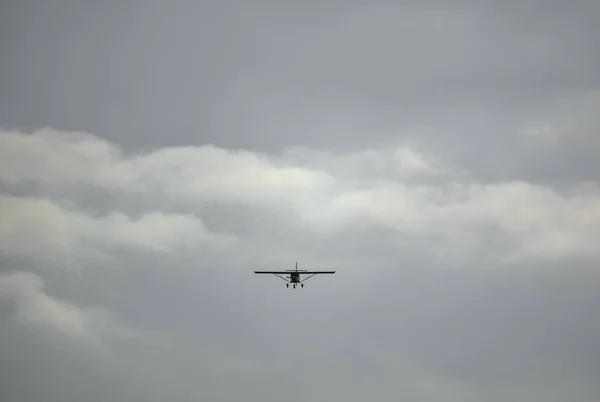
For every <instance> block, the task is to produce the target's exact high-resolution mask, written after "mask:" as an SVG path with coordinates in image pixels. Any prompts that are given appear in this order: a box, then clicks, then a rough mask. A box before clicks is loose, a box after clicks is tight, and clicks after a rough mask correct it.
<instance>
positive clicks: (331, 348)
mask: <svg viewBox="0 0 600 402" xmlns="http://www.w3.org/2000/svg"><path fill="white" fill-rule="evenodd" d="M0 144H1V145H2V146H1V147H0V149H1V150H2V151H0V152H1V155H0V156H1V157H0V161H2V162H1V163H2V166H1V169H0V171H1V173H0V180H1V183H2V186H3V188H4V195H3V196H2V197H1V198H0V215H1V216H2V219H1V220H0V222H1V224H0V239H1V240H2V246H1V247H0V250H1V254H2V256H3V258H4V259H5V260H6V261H10V258H12V259H13V260H12V261H21V262H20V263H18V265H17V266H23V267H27V268H25V271H19V270H17V271H14V270H13V271H7V272H5V273H3V274H2V277H1V278H0V296H2V297H3V298H4V300H9V301H12V302H14V303H15V304H14V306H15V307H14V310H13V313H11V314H9V316H8V317H12V318H11V320H12V324H10V325H13V326H14V325H22V324H28V327H30V328H36V331H40V332H38V334H44V333H54V334H63V335H64V336H68V337H71V338H73V339H79V340H83V341H85V342H87V344H89V346H90V347H91V348H96V350H104V352H103V354H104V355H105V356H116V355H115V354H114V353H116V351H120V350H123V351H124V352H123V353H124V355H123V356H121V357H120V358H118V359H117V360H116V361H115V360H114V357H112V358H110V359H109V360H107V361H106V362H105V363H103V364H105V365H106V367H109V366H110V365H114V364H118V365H119V366H120V367H121V369H120V370H125V371H123V373H126V372H127V370H129V369H127V365H128V364H129V363H128V361H129V360H128V359H129V358H134V356H137V357H135V358H136V359H138V358H140V357H141V356H140V355H138V353H150V352H149V351H146V352H143V351H144V350H147V349H145V348H148V347H150V346H138V347H141V348H142V349H139V350H138V351H136V350H135V349H131V348H126V349H122V348H123V347H124V346H123V345H125V344H123V343H115V341H117V340H119V339H120V340H121V341H123V340H126V341H127V342H129V343H130V342H134V344H135V343H137V344H138V345H159V346H155V349H154V352H151V353H150V355H148V356H146V359H150V361H152V359H158V360H156V361H155V363H158V361H161V362H162V363H161V364H163V369H162V370H166V371H165V372H163V374H160V375H161V376H163V375H164V376H166V378H171V379H174V378H175V376H176V374H175V372H176V371H177V370H179V369H178V368H177V367H180V368H182V367H183V366H181V365H184V366H186V365H189V367H188V369H189V370H192V371H191V372H188V373H187V374H186V376H188V375H192V372H195V373H197V375H200V374H198V372H197V371H196V370H201V372H206V374H202V376H204V375H207V376H208V377H209V378H213V377H211V376H214V378H215V379H216V378H218V376H219V375H226V376H230V375H235V376H241V377H236V378H238V380H236V381H242V382H245V381H249V382H251V381H259V383H260V381H263V380H261V378H264V379H265V380H264V381H267V382H268V380H266V378H268V377H270V375H272V374H268V373H274V371H271V370H275V371H279V370H280V369H276V367H280V363H278V361H279V362H281V361H286V362H289V363H290V366H289V368H288V369H289V370H294V367H297V369H298V370H309V371H311V370H314V369H311V368H310V367H312V365H313V364H315V363H316V361H317V360H319V361H321V360H320V359H322V358H325V356H328V357H327V358H326V359H331V360H330V361H331V364H332V365H331V366H329V365H328V364H329V363H319V365H321V364H323V366H322V370H321V371H318V372H319V373H321V374H323V375H325V374H326V373H332V372H339V370H341V371H342V372H344V373H345V374H339V376H342V377H344V378H346V380H342V379H341V378H342V377H336V378H338V380H337V381H344V382H343V383H339V384H338V385H339V386H342V384H346V382H345V381H348V380H347V379H348V378H355V377H354V376H358V377H356V378H363V377H364V376H367V377H366V378H379V380H377V381H375V382H373V383H372V382H370V380H367V379H366V378H365V379H364V380H359V381H360V383H361V384H363V387H365V388H364V390H365V391H363V392H364V393H366V392H369V391H367V390H373V389H375V388H373V387H379V386H383V384H384V383H387V381H392V379H391V377H390V378H389V379H388V380H386V378H388V377H387V376H389V375H390V374H389V373H398V375H400V376H402V377H404V378H405V379H406V381H407V383H406V385H405V391H403V394H404V395H406V396H411V395H412V396H413V397H414V398H417V399H419V398H426V397H428V396H427V395H433V396H432V397H433V398H434V399H435V398H437V400H454V399H452V398H453V397H451V396H448V397H442V395H460V396H461V397H462V398H474V399H477V398H481V397H482V395H485V394H487V393H489V392H493V393H495V395H498V398H499V399H502V398H509V399H510V398H513V397H517V396H523V395H528V393H530V392H538V394H536V395H542V394H539V392H542V391H539V390H538V391H533V390H530V389H529V387H533V388H535V387H536V386H534V385H533V384H537V382H539V381H545V380H544V379H549V378H553V380H552V381H553V382H555V384H558V385H557V386H558V387H559V388H557V389H559V390H560V392H559V393H558V394H556V395H560V394H561V393H566V392H567V391H565V390H571V391H572V392H575V393H577V392H583V393H584V394H585V392H596V391H594V390H595V388H593V386H592V385H591V384H592V383H591V382H586V381H587V380H585V377H582V375H587V374H583V373H586V370H592V371H587V373H588V374H589V375H591V373H592V372H597V371H596V370H597V369H598V366H597V364H596V363H597V362H595V360H594V359H593V358H590V356H589V355H588V354H587V353H589V350H591V349H588V348H592V347H594V345H595V341H593V339H592V337H591V336H592V334H598V333H600V332H599V331H600V328H597V326H592V327H590V326H589V324H584V322H585V321H587V319H586V318H584V317H585V316H584V314H587V312H590V311H589V309H590V308H591V306H592V305H595V304H596V302H598V301H599V300H598V299H597V296H595V294H596V292H595V291H596V289H597V288H596V286H597V284H598V280H599V278H600V275H598V272H597V270H596V269H595V268H594V269H592V267H593V266H594V265H595V263H596V262H597V261H598V260H599V258H600V256H599V255H598V251H597V248H596V247H595V241H594V239H595V238H597V236H598V234H600V193H599V192H598V189H597V187H595V186H590V185H589V183H588V184H587V185H585V186H577V185H575V186H573V188H572V189H571V191H570V192H568V193H566V192H559V191H558V190H555V189H553V188H551V187H546V186H543V185H539V184H531V183H527V182H524V181H518V182H506V183H491V184H483V183H478V182H476V181H473V180H468V176H465V175H464V174H463V173H462V172H461V170H460V169H455V168H454V167H453V166H452V165H451V164H450V163H448V162H447V161H444V160H442V159H440V158H438V157H436V156H434V155H432V154H431V153H428V152H427V151H426V150H417V149H415V148H414V147H412V146H409V145H399V146H398V147H397V148H387V149H386V148H381V149H371V150H368V151H364V152H358V153H347V154H340V153H330V152H323V151H316V150H311V149H306V148H304V149H290V150H286V151H285V152H282V153H281V154H279V155H270V154H266V153H256V152H251V151H245V150H227V149H222V148H218V147H215V146H198V147H195V146H188V147H168V148H161V149H156V150H153V151H148V152H145V153H128V152H125V151H124V150H123V149H121V148H120V147H119V146H118V145H117V144H114V143H110V142H108V141H106V140H103V139H101V138H98V137H96V136H93V135H90V134H86V133H63V132H59V131H55V130H52V129H44V130H40V131H36V132H33V133H30V134H27V133H21V132H15V131H3V132H2V133H1V134H0ZM17 155H18V158H17V157H16V156H17ZM350 172H360V174H352V173H350ZM429 179H431V180H432V181H428V180H429ZM90 194H94V195H95V196H94V197H93V198H88V199H87V200H85V202H84V200H83V199H82V198H81V197H82V195H83V196H84V197H85V196H88V197H89V195H90ZM7 258H8V259H7ZM14 258H17V260H14ZM298 259H300V264H301V266H302V265H304V266H309V267H313V266H314V267H315V268H317V269H322V268H328V267H333V268H335V269H337V270H338V273H337V274H336V275H337V276H336V278H333V279H320V280H319V282H313V283H314V285H312V284H310V283H309V285H308V288H307V289H310V288H311V287H314V289H313V290H312V291H309V292H311V293H310V294H309V293H304V294H302V295H301V294H292V295H289V294H288V293H289V292H287V293H283V294H280V291H279V290H280V289H281V284H280V283H279V282H276V283H271V281H269V278H261V279H264V280H253V278H252V277H251V276H250V273H251V271H252V269H256V268H268V267H271V268H272V267H285V266H288V265H289V267H292V266H293V265H292V264H293V263H294V261H296V260H298ZM565 264H566V265H565ZM590 264H591V265H590ZM566 266H571V268H570V269H567V268H566ZM65 267H69V268H70V269H67V270H65ZM587 267H589V269H588V268H587ZM73 275H75V276H74V277H73V278H75V277H77V278H79V279H78V280H77V283H78V285H77V286H83V288H80V289H79V290H74V288H70V286H71V285H67V284H68V283H72V282H73V280H72V279H71V280H66V279H67V278H69V277H70V276H71V277H72V276H73ZM569 276H571V277H572V278H573V279H569ZM586 276H587V277H589V279H587V280H586V279H583V278H585V277H586ZM43 277H46V278H47V280H48V281H50V283H51V284H52V286H51V287H50V289H47V286H46V287H45V286H44V282H45V280H44V279H42V278H43ZM93 278H95V279H94V280H93ZM577 278H580V279H577ZM94 281H96V282H94ZM140 281H141V283H140ZM182 281H183V282H182ZM561 281H563V283H562V284H561V283H560V282H561ZM186 282H187V283H188V285H185V283H186ZM142 284H143V285H142ZM278 285H279V286H278ZM115 286H117V287H118V289H119V290H116V289H115V288H114V287H115ZM147 286H150V287H149V288H148V287H147ZM111 288H112V289H111ZM52 289H54V290H52ZM259 289H263V290H262V292H263V294H260V292H261V291H259ZM553 289H554V290H553ZM303 290H304V289H303ZM53 291H59V292H62V293H64V294H65V295H69V296H65V297H64V298H57V297H55V296H53V295H52V292H53ZM556 291H558V292H559V293H558V294H556V293H554V292H556ZM398 292H399V293H400V294H398ZM572 292H575V293H572ZM576 295H577V296H576ZM290 297H291V299H290ZM558 300H562V301H561V302H559V301H558ZM277 301H278V302H277ZM278 303H282V304H281V305H279V304H278ZM560 303H563V305H562V307H561V305H560ZM479 304H481V306H478V305H479ZM217 305H218V306H219V307H218V309H215V308H216V306H217ZM83 306H90V307H83ZM250 306H254V307H250ZM483 306H486V307H483ZM288 308H289V309H291V310H289V309H288ZM298 309H300V310H298ZM291 311H296V313H295V314H293V315H292V316H291V317H289V319H285V320H284V322H287V324H286V325H288V327H287V328H284V327H281V328H278V327H280V326H281V325H282V322H281V321H280V320H281V317H285V316H287V315H289V314H290V312H291ZM315 313H316V315H315V316H314V317H311V315H314V314H315ZM578 314H581V321H580V320H579V319H578V318H576V317H577V315H578ZM186 317H187V318H186ZM193 317H196V318H193ZM274 317H279V318H274ZM14 320H16V321H14ZM114 320H118V321H119V323H117V321H114ZM190 320H192V321H190ZM195 320H197V322H193V321H195ZM298 320H299V321H298ZM531 320H533V321H537V322H538V324H533V322H532V321H531ZM557 320H558V321H557ZM5 322H7V321H5ZM301 323H302V324H301ZM304 325H306V326H307V328H304ZM32 326H33V327H32ZM136 327H137V328H136ZM569 327H570V328H572V329H573V331H576V332H575V333H569V332H568V331H567V329H566V328H569ZM7 328H12V329H11V330H14V328H16V327H7ZM119 328H120V329H119ZM318 328H321V330H319V329H318ZM6 331H9V330H8V329H7V330H6ZM322 331H324V332H322ZM469 331H472V332H469ZM565 331H567V332H565ZM580 331H584V332H580ZM294 332H295V333H296V335H297V336H298V338H293V337H292V338H290V337H291V336H292V333H294ZM320 332H321V333H320ZM585 333H587V335H584V334H585ZM237 335H241V337H238V336H237ZM7 336H8V335H7ZM53 336H55V335H53ZM115 336H117V337H116V338H115ZM123 336H125V338H123ZM198 337H199V338H198ZM159 339H160V340H161V341H160V342H159V341H158V340H159ZM194 339H195V340H194ZM292 339H296V341H294V342H293V343H291V344H290V343H289V342H288V341H291V340H292ZM300 339H302V340H303V341H302V342H300V344H296V342H297V341H298V340H300ZM367 339H371V340H372V342H367V343H366V344H365V343H364V341H365V340H367ZM574 339H578V340H579V341H578V342H580V343H579V346H575V344H574V343H573V344H572V346H568V345H566V344H563V343H561V342H564V341H565V340H571V341H573V342H574ZM150 341H153V342H154V343H149V342H150ZM107 342H108V343H107ZM165 342H166V343H165ZM173 342H175V343H176V344H177V343H178V344H179V345H180V346H181V348H178V347H174V346H173ZM189 342H192V343H193V344H194V345H196V346H195V347H194V348H192V349H189V351H188V352H183V351H184V349H183V346H182V345H188V346H187V347H190V346H191V344H190V343H189ZM94 345H95V346H94ZM368 345H372V346H368ZM376 345H379V346H376ZM309 346H312V347H314V348H316V350H317V351H318V352H317V354H315V355H313V354H311V353H310V352H308V351H304V349H305V348H306V347H309ZM56 347H58V346H56ZM381 347H384V349H381ZM99 348H100V349H99ZM228 349H232V350H229V351H227V350H228ZM90 350H94V349H90ZM192 350H195V351H192ZM509 350H513V351H514V352H509ZM96 353H97V352H96ZM120 353H121V352H120ZM181 353H186V354H188V353H191V355H188V357H187V358H185V357H184V356H183V355H181ZM507 353H518V356H519V357H517V355H516V354H515V355H514V356H513V358H514V359H517V360H511V359H508V360H507V359H506V354H507ZM204 354H207V355H204ZM211 355H212V356H213V357H209V356H211ZM128 356H129V357H128ZM191 356H196V359H197V360H195V361H188V360H186V359H189V358H191ZM202 356H205V357H202ZM318 356H320V357H318ZM88 358H89V357H88ZM106 358H108V357H106ZM94 359H98V357H95V358H94ZM111 359H112V360H111ZM207 359H208V360H207ZM119 360H120V361H119ZM336 360H337V361H338V363H334V362H335V361H336ZM186 361H188V362H187V363H186ZM209 361H210V363H209ZM227 361H230V363H226V362H227ZM111 362H112V363H111ZM250 362H253V363H250ZM293 362H295V363H293ZM402 362H403V363H402ZM336 364H337V365H336ZM339 365H341V366H339ZM557 365H558V366H559V367H563V368H565V369H567V370H569V372H571V373H572V376H573V377H570V376H568V375H565V373H563V372H560V373H559V372H556V371H555V370H554V369H552V367H557ZM338 366H339V367H338ZM219 367H221V368H219ZM227 367H229V368H227ZM336 367H338V368H336ZM368 367H370V368H368ZM103 370H104V369H103ZM206 370H208V371H206ZM223 370H224V371H223ZM159 372H161V371H154V372H153V373H150V372H148V373H147V374H144V375H149V376H153V375H159V374H158V373H159ZM295 372H296V371H295ZM234 373H237V374H234ZM296 373H298V372H296ZM419 373H421V374H419ZM127 375H129V374H127ZM282 375H283V374H282ZM289 375H291V374H288V377H289ZM263 376H265V377H263ZM382 376H383V377H382ZM540 376H541V377H540ZM284 377H285V375H284V376H283V377H282V379H283V378H284ZM135 378H137V376H133V377H131V378H130V381H132V382H133V383H135V381H138V380H136V379H135ZM310 378H312V377H311V376H309V377H307V379H306V381H313V380H311V379H310ZM314 380H315V381H318V380H317V377H315V378H314ZM161 381H163V382H164V383H163V382H161V385H160V386H158V385H156V387H157V388H156V392H158V394H161V392H167V391H166V390H168V389H171V387H173V386H175V383H173V382H168V381H170V380H166V379H163V380H161ZM178 381H184V382H185V384H187V385H185V386H184V385H182V386H184V388H185V389H186V391H185V392H184V394H185V395H198V396H199V395H205V394H204V393H203V392H201V391H199V390H194V387H193V386H192V384H193V382H194V380H192V378H191V377H189V378H188V377H184V378H180V379H179V380H178ZM288 381H292V382H293V383H294V384H297V383H296V382H295V381H300V379H299V378H295V377H289V378H288ZM582 381H583V382H582ZM267 382H265V383H264V386H266V385H267ZM311 383H312V382H311ZM543 383H544V382H543ZM206 384H208V383H206ZM318 384H320V383H318ZM333 384H335V382H334V383H333ZM377 384H380V385H377ZM502 384H504V385H502ZM527 384H528V385H527ZM544 384H546V383H544ZM213 385H214V384H213ZM305 385H309V384H308V383H306V384H305ZM115 386H116V385H115ZM131 386H133V385H131ZM330 386H334V387H336V386H335V385H331V384H329V383H325V382H324V383H323V384H321V385H317V387H320V388H319V389H322V390H323V392H329V391H326V390H327V389H329V387H330ZM186 387H189V388H186ZM490 387H492V388H490ZM498 387H500V388H498ZM586 387H587V388H586ZM589 387H592V388H589ZM586 389H587V390H588V391H586ZM159 390H160V391H159ZM492 390H493V391H492ZM571 391H569V392H571ZM170 392H175V391H174V389H173V390H172V391H170ZM182 392H183V391H182ZM214 392H217V393H219V392H221V391H218V390H217V389H215V390H214ZM307 392H308V393H306V394H301V395H298V398H299V400H304V399H303V398H310V395H312V394H310V392H309V391H307ZM553 392H554V391H553ZM557 392H558V391H557ZM158 394H157V395H158ZM182 395H183V394H182ZM229 395H231V396H233V395H234V394H229ZM235 395H237V394H235ZM253 395H257V396H258V395H262V393H261V392H259V391H255V392H254V393H253ZM365 395H366V394H365ZM500 395H503V397H502V398H501V397H500ZM582 395H583V394H582ZM313 396H314V395H313ZM355 396H356V395H355ZM181 397H182V398H184V400H185V397H184V396H181ZM444 398H446V399H444ZM488 400H495V399H494V398H491V399H488ZM557 400H558V399H557Z"/></svg>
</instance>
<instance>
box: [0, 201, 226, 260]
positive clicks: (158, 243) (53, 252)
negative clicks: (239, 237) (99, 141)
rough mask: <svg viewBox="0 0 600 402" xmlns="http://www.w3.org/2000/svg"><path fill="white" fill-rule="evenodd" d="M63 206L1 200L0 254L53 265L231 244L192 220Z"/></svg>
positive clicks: (176, 216)
mask: <svg viewBox="0 0 600 402" xmlns="http://www.w3.org/2000/svg"><path fill="white" fill-rule="evenodd" d="M61 204H63V205H61ZM68 204H69V203H68V202H56V201H53V200H50V199H47V198H35V197H14V196H6V195H4V196H0V250H2V251H3V252H4V253H7V254H15V255H21V256H30V257H33V258H40V259H44V258H50V259H53V260H54V259H55V258H61V257H69V256H74V255H77V254H79V255H81V254H82V253H85V252H90V251H91V252H97V253H99V254H98V255H100V254H101V253H102V252H103V251H106V252H108V251H110V250H111V249H112V250H115V249H117V250H118V249H119V248H129V249H137V250H141V251H149V252H170V251H173V250H175V249H177V248H181V247H183V248H186V247H194V246H197V245H199V244H203V243H204V244H207V243H211V245H213V246H217V247H218V246H219V245H227V244H229V243H231V241H235V239H234V238H233V237H232V236H223V237H220V236H218V235H215V234H212V233H210V232H209V231H208V230H207V229H206V228H205V227H204V225H203V223H202V221H201V220H200V219H199V218H197V217H194V216H191V215H183V214H168V213H162V212H149V213H144V214H142V215H141V216H139V217H138V218H132V217H130V216H127V215H125V214H123V213H121V212H112V213H110V214H108V215H105V216H97V215H96V214H94V213H93V212H88V211H85V210H78V209H77V207H73V206H72V205H68Z"/></svg>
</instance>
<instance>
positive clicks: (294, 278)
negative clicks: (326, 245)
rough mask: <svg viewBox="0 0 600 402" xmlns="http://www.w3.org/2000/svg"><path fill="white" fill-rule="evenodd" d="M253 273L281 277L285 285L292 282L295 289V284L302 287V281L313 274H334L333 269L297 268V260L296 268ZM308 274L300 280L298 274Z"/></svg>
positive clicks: (287, 285) (288, 285)
mask: <svg viewBox="0 0 600 402" xmlns="http://www.w3.org/2000/svg"><path fill="white" fill-rule="evenodd" d="M254 273H255V274H272V275H275V276H278V277H280V278H281V279H283V280H284V281H286V282H288V283H286V284H285V286H286V287H288V288H289V287H290V283H291V284H292V286H293V287H294V289H296V285H300V287H302V288H303V287H304V283H303V282H304V281H306V280H307V279H310V278H312V277H313V276H315V275H318V274H335V271H307V270H305V269H301V270H298V262H296V269H295V270H293V269H286V270H285V271H254ZM286 274H289V276H286V277H284V276H281V275H286ZM303 274H304V275H309V276H308V277H306V278H304V279H302V280H300V275H303Z"/></svg>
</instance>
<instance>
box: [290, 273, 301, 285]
mask: <svg viewBox="0 0 600 402" xmlns="http://www.w3.org/2000/svg"><path fill="white" fill-rule="evenodd" d="M290 283H300V274H299V273H298V272H292V273H290Z"/></svg>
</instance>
